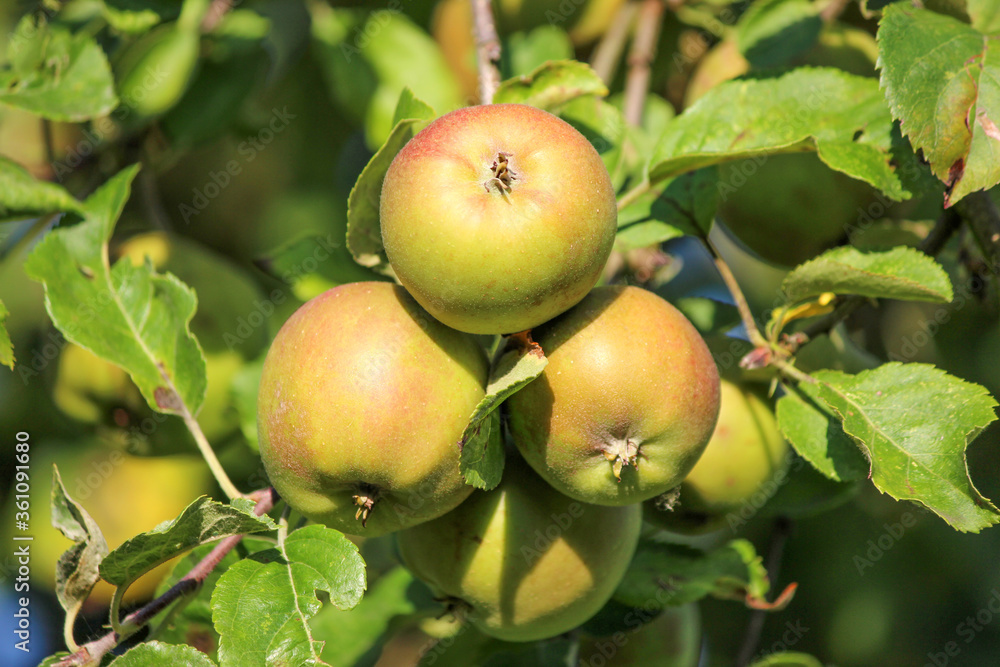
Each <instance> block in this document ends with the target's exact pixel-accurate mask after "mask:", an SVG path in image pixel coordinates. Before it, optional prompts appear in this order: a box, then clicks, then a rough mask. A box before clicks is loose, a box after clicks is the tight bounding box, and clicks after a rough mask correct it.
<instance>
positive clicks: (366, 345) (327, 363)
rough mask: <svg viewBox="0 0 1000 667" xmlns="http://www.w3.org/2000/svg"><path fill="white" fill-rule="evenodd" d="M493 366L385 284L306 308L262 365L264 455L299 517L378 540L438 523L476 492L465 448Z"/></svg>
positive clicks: (344, 291) (353, 289) (356, 287)
mask: <svg viewBox="0 0 1000 667" xmlns="http://www.w3.org/2000/svg"><path fill="white" fill-rule="evenodd" d="M487 371H488V368H487V361H486V355H485V353H484V352H483V350H482V349H481V348H480V346H479V344H478V343H477V342H476V341H475V340H474V339H473V338H472V337H471V336H468V335H465V334H462V333H460V332H458V331H454V330H452V329H449V328H447V327H445V326H444V325H442V324H440V323H439V322H436V321H435V320H434V319H432V318H431V317H430V316H429V315H428V314H427V313H426V312H425V311H424V310H423V309H422V308H420V306H419V305H417V303H416V302H415V301H413V299H412V298H411V297H410V296H409V295H408V294H407V293H406V291H405V290H404V289H403V288H402V287H399V286H398V285H392V284H390V283H374V282H371V283H351V284H348V285H341V286H339V287H335V288H333V289H331V290H329V291H327V292H324V293H323V294H321V295H320V296H318V297H316V298H314V299H312V300H311V301H309V302H307V303H306V304H305V305H303V306H302V307H301V308H299V309H298V310H297V311H296V312H295V313H294V314H293V315H292V316H291V317H290V318H289V319H288V321H287V322H285V324H284V326H282V328H281V330H280V331H279V332H278V335H277V336H276V337H275V339H274V342H273V343H272V344H271V349H270V350H269V351H268V353H267V357H266V360H265V362H264V370H263V374H262V375H261V379H260V390H259V394H258V404H257V410H258V414H257V424H258V434H259V438H260V454H261V458H262V459H263V461H264V467H265V469H266V471H267V474H268V476H269V477H270V479H271V483H272V484H274V487H275V488H276V489H277V490H278V493H280V494H281V496H282V497H283V498H284V499H285V500H286V501H288V504H289V505H291V506H292V507H293V508H294V509H296V510H298V511H299V512H301V513H302V514H304V515H305V516H307V517H309V518H310V519H312V520H314V521H319V522H322V523H325V524H327V525H328V526H331V527H333V528H336V529H338V530H341V531H343V532H346V533H351V534H356V535H365V536H375V535H380V534H383V533H388V532H391V531H394V530H399V529H400V528H404V527H407V526H411V525H414V524H416V523H419V522H421V521H427V520H429V519H433V518H435V517H437V516H440V515H441V514H444V513H445V512H447V511H448V510H450V509H452V508H454V507H455V506H456V505H458V504H459V503H460V502H462V501H463V500H464V499H465V498H466V497H468V495H469V493H470V492H471V491H472V487H471V486H467V485H466V484H465V483H464V481H463V480H462V477H461V475H460V474H459V468H458V460H459V448H458V442H459V439H460V438H461V435H462V432H463V431H464V429H465V427H466V425H467V424H468V421H469V417H470V416H471V415H472V411H473V409H474V408H475V407H476V405H477V404H478V403H479V401H480V400H481V399H482V397H483V395H484V389H483V388H484V386H485V384H486V377H487Z"/></svg>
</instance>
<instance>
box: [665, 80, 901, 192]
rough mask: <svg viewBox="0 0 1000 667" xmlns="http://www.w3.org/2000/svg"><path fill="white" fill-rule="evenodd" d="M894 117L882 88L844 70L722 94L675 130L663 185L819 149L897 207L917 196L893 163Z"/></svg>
mask: <svg viewBox="0 0 1000 667" xmlns="http://www.w3.org/2000/svg"><path fill="white" fill-rule="evenodd" d="M892 126H893V123H892V117H891V116H890V115H889V111H888V109H886V106H885V100H884V98H883V96H882V93H881V92H880V91H879V88H878V82H876V81H875V80H874V79H871V78H868V77H861V76H855V75H853V74H848V73H846V72H843V71H841V70H838V69H833V68H824V67H813V68H810V67H800V68H797V69H795V70H792V71H790V72H788V73H784V74H781V73H779V74H771V75H769V74H758V75H748V76H746V77H743V78H739V79H735V80H732V81H726V82H725V83H721V84H719V85H718V86H716V87H714V88H713V89H712V90H710V91H709V92H708V93H706V94H705V95H704V96H703V97H701V98H700V99H699V100H698V101H697V102H695V103H694V104H693V105H692V106H690V107H688V108H687V109H686V110H685V111H684V113H682V114H681V115H679V116H677V118H675V119H674V120H673V121H672V122H671V123H670V124H668V125H667V129H666V131H665V132H664V133H663V136H662V137H661V138H660V141H659V143H658V145H657V147H656V150H655V151H654V152H653V158H652V160H651V162H650V167H649V178H650V179H651V181H652V182H654V183H655V182H658V181H662V180H665V179H667V178H670V177H672V176H676V175H678V174H682V173H684V172H686V171H692V170H694V169H699V168H701V167H707V166H710V165H713V164H720V163H723V162H729V161H731V160H738V159H742V158H748V157H754V156H764V155H768V154H776V153H796V152H802V151H809V150H816V151H817V152H818V154H819V157H820V159H821V160H822V161H823V162H825V163H826V164H827V166H829V167H831V168H832V169H835V170H837V171H841V172H843V173H845V174H847V175H848V176H851V177H853V178H856V179H859V180H862V181H865V182H867V183H870V184H871V185H873V186H875V187H876V188H878V189H880V190H881V191H882V192H884V193H885V194H886V195H887V196H888V197H890V198H891V199H895V200H902V199H908V198H909V197H910V196H911V194H912V193H911V192H910V191H909V190H907V189H906V187H905V184H904V183H903V182H902V181H901V180H900V175H899V174H898V173H897V170H896V168H894V167H893V166H892V164H891V160H892V157H893V155H892V151H893V143H892Z"/></svg>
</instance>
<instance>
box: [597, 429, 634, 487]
mask: <svg viewBox="0 0 1000 667" xmlns="http://www.w3.org/2000/svg"><path fill="white" fill-rule="evenodd" d="M604 458H606V459H607V460H608V461H609V462H610V463H611V470H612V472H614V474H615V479H617V480H618V481H619V482H620V481H622V468H624V467H625V466H632V467H633V468H635V469H636V470H638V469H639V443H638V442H636V441H635V440H633V439H632V438H622V439H620V440H617V439H616V440H613V441H612V442H610V443H608V445H607V446H606V447H605V448H604Z"/></svg>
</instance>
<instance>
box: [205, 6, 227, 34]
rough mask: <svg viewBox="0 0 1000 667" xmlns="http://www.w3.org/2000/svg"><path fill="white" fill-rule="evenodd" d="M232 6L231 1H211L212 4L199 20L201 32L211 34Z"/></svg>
mask: <svg viewBox="0 0 1000 667" xmlns="http://www.w3.org/2000/svg"><path fill="white" fill-rule="evenodd" d="M233 4H234V3H233V0H212V4H211V5H209V6H208V11H206V12H205V16H204V17H203V18H202V19H201V31H202V32H212V31H213V30H215V27H216V26H217V25H219V23H220V22H221V21H222V17H223V16H225V15H226V12H228V11H229V10H230V9H232V8H233Z"/></svg>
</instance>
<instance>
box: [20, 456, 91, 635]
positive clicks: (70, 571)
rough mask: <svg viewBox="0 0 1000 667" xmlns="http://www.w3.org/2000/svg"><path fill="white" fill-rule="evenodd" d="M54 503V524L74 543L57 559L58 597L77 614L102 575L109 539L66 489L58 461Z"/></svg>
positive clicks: (63, 605)
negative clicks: (105, 538)
mask: <svg viewBox="0 0 1000 667" xmlns="http://www.w3.org/2000/svg"><path fill="white" fill-rule="evenodd" d="M51 507H52V526H53V527H54V528H56V529H58V530H59V532H61V533H62V534H63V535H65V536H66V537H67V538H68V539H70V540H72V541H73V543H74V544H73V546H71V547H70V548H69V549H67V550H66V551H65V552H63V554H62V555H61V556H60V557H59V561H58V562H57V563H56V597H57V598H58V599H59V604H60V605H61V606H62V608H63V609H64V610H66V613H67V615H68V616H74V617H75V615H76V613H77V612H78V611H79V609H80V606H81V605H82V604H83V603H84V601H86V599H87V596H89V595H90V591H91V590H93V588H94V584H96V583H97V581H98V580H99V579H100V573H99V570H98V568H99V566H100V564H101V560H102V559H103V558H104V557H105V556H107V554H108V543H107V542H106V541H105V540H104V534H103V533H102V532H101V529H100V528H99V527H98V525H97V522H95V521H94V519H93V518H92V517H91V516H90V514H88V513H87V510H85V509H83V507H81V506H80V505H79V503H77V502H76V501H75V500H73V499H72V498H70V496H69V494H68V493H66V487H64V486H63V483H62V478H61V477H60V476H59V469H58V468H57V467H56V466H55V465H53V466H52V502H51ZM15 544H16V543H15Z"/></svg>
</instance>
